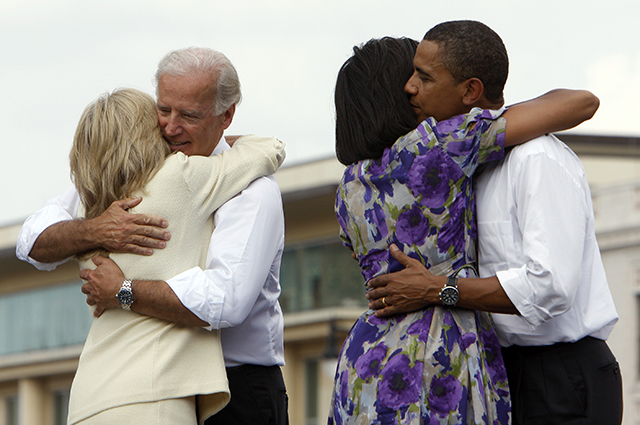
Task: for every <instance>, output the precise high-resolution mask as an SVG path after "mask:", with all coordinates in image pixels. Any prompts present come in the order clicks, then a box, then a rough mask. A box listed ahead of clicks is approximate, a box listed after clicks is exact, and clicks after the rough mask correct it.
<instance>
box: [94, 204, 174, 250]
mask: <svg viewBox="0 0 640 425" xmlns="http://www.w3.org/2000/svg"><path fill="white" fill-rule="evenodd" d="M141 201H142V198H127V199H122V200H120V201H115V202H113V203H112V204H111V205H110V206H109V208H108V209H107V210H106V211H105V212H104V213H102V214H101V215H100V216H98V217H96V218H94V219H91V220H87V222H88V223H87V224H88V225H89V226H90V228H91V229H93V233H91V230H89V232H90V233H89V234H93V235H94V237H95V239H96V241H97V243H98V245H99V246H101V247H102V248H104V249H106V250H107V251H110V252H122V253H130V254H139V255H151V254H153V249H162V248H164V247H165V246H166V241H168V240H169V239H170V238H171V234H170V233H169V232H168V231H166V230H164V229H165V228H166V227H167V225H168V223H167V221H166V220H165V219H163V218H162V217H158V216H156V215H152V214H131V213H129V212H128V211H127V210H128V209H129V208H133V207H135V206H136V205H138V204H139V203H140V202H141Z"/></svg>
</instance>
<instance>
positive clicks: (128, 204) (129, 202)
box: [111, 197, 142, 210]
mask: <svg viewBox="0 0 640 425" xmlns="http://www.w3.org/2000/svg"><path fill="white" fill-rule="evenodd" d="M140 202H142V198H141V197H137V198H125V199H120V200H118V201H114V202H113V203H112V204H111V205H116V206H118V207H120V208H122V209H123V210H128V209H129V208H133V207H135V206H136V205H138V204H139V203H140Z"/></svg>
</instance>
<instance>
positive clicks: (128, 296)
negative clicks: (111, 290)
mask: <svg viewBox="0 0 640 425" xmlns="http://www.w3.org/2000/svg"><path fill="white" fill-rule="evenodd" d="M117 297H118V301H120V304H122V305H131V304H133V293H132V292H131V291H127V290H126V289H121V290H120V292H118V295H117Z"/></svg>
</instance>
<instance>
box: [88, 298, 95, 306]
mask: <svg viewBox="0 0 640 425" xmlns="http://www.w3.org/2000/svg"><path fill="white" fill-rule="evenodd" d="M87 304H89V305H95V304H96V299H95V298H94V297H92V296H88V297H87Z"/></svg>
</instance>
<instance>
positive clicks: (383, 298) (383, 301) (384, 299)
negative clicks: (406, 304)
mask: <svg viewBox="0 0 640 425" xmlns="http://www.w3.org/2000/svg"><path fill="white" fill-rule="evenodd" d="M386 298H387V297H382V304H384V306H385V307H389V306H388V305H387V300H386Z"/></svg>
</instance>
